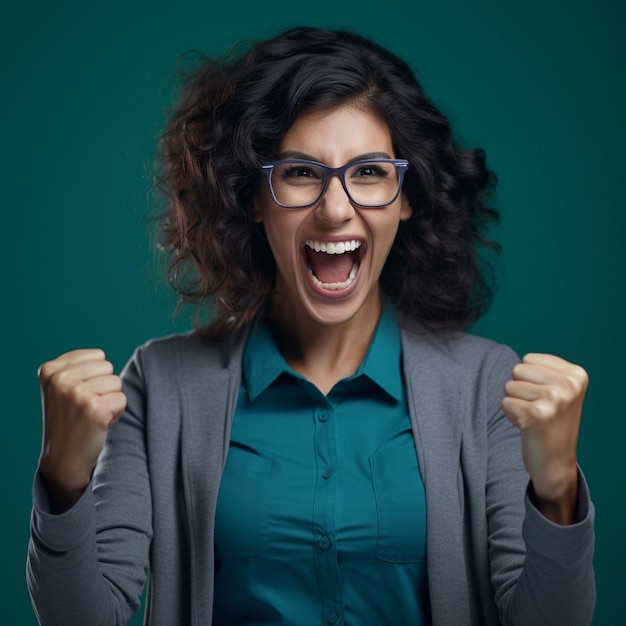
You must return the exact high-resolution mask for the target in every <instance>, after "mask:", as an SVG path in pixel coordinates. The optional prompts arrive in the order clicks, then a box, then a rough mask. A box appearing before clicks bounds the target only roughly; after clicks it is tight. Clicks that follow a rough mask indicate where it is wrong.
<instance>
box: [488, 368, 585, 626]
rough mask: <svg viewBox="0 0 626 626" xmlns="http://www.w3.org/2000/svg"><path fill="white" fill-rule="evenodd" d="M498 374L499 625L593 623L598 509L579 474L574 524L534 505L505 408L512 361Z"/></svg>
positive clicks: (493, 537) (494, 533) (493, 461)
mask: <svg viewBox="0 0 626 626" xmlns="http://www.w3.org/2000/svg"><path fill="white" fill-rule="evenodd" d="M496 370H500V372H499V373H495V371H496ZM492 373H493V376H492V377H491V382H490V385H489V386H490V388H491V392H490V394H491V397H492V401H491V405H492V406H491V409H490V414H491V416H492V417H491V419H490V420H489V423H488V442H489V443H488V450H489V452H488V457H489V460H488V473H487V482H486V491H487V493H486V504H487V515H488V532H489V540H488V541H489V559H490V567H491V578H492V583H493V585H494V588H495V601H496V604H497V606H498V612H499V615H500V620H501V623H502V624H505V625H507V626H509V625H510V626H522V625H523V626H531V625H532V626H534V625H536V624H541V625H542V626H550V625H554V626H561V625H562V624H568V625H569V626H585V625H587V624H591V621H592V618H593V612H594V608H595V599H596V591H595V578H594V571H593V552H594V508H593V504H592V503H591V500H590V497H589V490H588V487H587V483H586V481H585V478H584V476H583V475H582V472H579V478H580V479H579V498H578V518H577V522H576V523H575V524H572V525H569V526H560V525H558V524H555V523H553V522H551V521H550V520H548V519H547V518H545V517H544V516H543V515H542V514H541V513H540V512H539V511H538V510H537V509H536V508H535V507H534V505H533V504H532V503H531V501H530V499H529V497H528V488H529V483H528V475H527V474H526V471H525V469H524V466H523V460H522V454H521V438H520V436H519V431H518V430H517V428H515V427H514V426H513V425H512V424H511V423H510V422H509V420H508V418H507V417H506V416H505V415H504V414H503V413H502V411H501V409H500V408H499V402H500V399H501V397H502V388H503V385H504V382H506V379H507V378H508V377H509V376H510V364H507V365H506V367H504V368H500V367H495V368H494V369H493V370H492ZM498 378H501V380H497V382H496V379H498ZM511 500H517V503H512V502H511Z"/></svg>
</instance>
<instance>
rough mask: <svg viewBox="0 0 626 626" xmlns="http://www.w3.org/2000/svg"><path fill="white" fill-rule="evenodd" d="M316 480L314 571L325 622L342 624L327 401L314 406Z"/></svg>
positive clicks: (334, 458)
mask: <svg viewBox="0 0 626 626" xmlns="http://www.w3.org/2000/svg"><path fill="white" fill-rule="evenodd" d="M314 419H315V460H316V470H317V480H316V484H315V496H314V502H313V533H314V537H313V541H314V544H313V550H314V555H315V574H316V577H317V583H318V587H319V590H320V595H321V599H322V615H323V623H324V624H331V625H334V624H343V621H344V600H343V591H342V585H341V576H340V574H339V564H338V559H337V541H336V519H337V497H338V493H337V480H336V477H337V476H336V475H337V471H338V469H339V458H338V454H337V432H336V429H337V426H336V414H335V411H334V409H333V407H332V405H331V404H330V403H328V402H326V403H325V404H323V405H320V406H319V407H317V408H316V409H315V412H314Z"/></svg>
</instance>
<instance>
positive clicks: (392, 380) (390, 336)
mask: <svg viewBox="0 0 626 626" xmlns="http://www.w3.org/2000/svg"><path fill="white" fill-rule="evenodd" d="M401 355H402V343H401V339H400V328H399V327H398V324H397V322H396V319H395V314H394V311H393V310H390V309H388V308H387V306H383V311H382V313H381V315H380V319H379V320H378V325H377V326H376V330H375V331H374V337H373V338H372V343H371V344H370V347H369V350H368V351H367V354H366V355H365V359H363V363H361V366H360V367H359V369H358V370H357V371H356V373H355V374H354V377H357V376H359V375H360V374H365V376H367V377H368V378H369V379H370V380H372V381H373V382H375V383H376V384H377V385H378V386H379V387H380V388H381V389H383V391H385V392H387V394H389V395H390V396H391V397H392V398H394V400H397V401H398V402H400V401H401V400H402V370H401Z"/></svg>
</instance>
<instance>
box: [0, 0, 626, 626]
mask: <svg viewBox="0 0 626 626" xmlns="http://www.w3.org/2000/svg"><path fill="white" fill-rule="evenodd" d="M624 6H625V5H624V3H622V2H621V1H618V0H615V1H614V2H609V1H607V0H595V1H594V2H591V1H590V0H589V1H588V2H579V1H575V0H552V1H547V2H541V1H540V0H526V1H525V2H521V1H520V2H511V3H508V2H496V1H493V2H488V1H486V0H472V1H471V2H470V1H466V0H457V1H455V2H453V1H450V0H448V1H446V0H441V1H432V0H429V1H428V2H426V1H421V0H411V1H406V2H403V1H397V2H380V0H377V1H375V2H368V1H365V0H363V1H362V2H358V3H352V2H345V3H344V2H337V1H336V0H333V1H326V0H317V1H316V2H309V3H301V2H293V1H291V2H285V1H284V0H275V1H273V2H270V3H260V2H258V3H251V2H248V1H246V0H241V1H239V2H220V3H214V2H211V1H209V0H205V1H204V2H198V1H194V0H178V1H176V2H174V1H171V2H167V1H166V0H153V1H152V2H148V1H145V0H144V1H134V0H128V1H126V2H119V1H118V0H109V1H107V2H106V3H105V2H95V3H86V2H82V1H80V2H79V1H78V0H59V2H44V1H43V0H33V1H30V2H23V3H20V4H18V3H17V2H12V3H10V5H9V6H5V7H4V8H3V10H2V13H1V17H0V52H1V54H0V77H1V84H2V91H1V95H0V138H1V145H2V148H1V150H0V181H1V191H0V220H1V223H0V241H1V245H0V255H1V258H0V262H1V276H2V283H1V291H0V293H1V297H2V306H1V308H0V311H1V315H2V317H1V322H2V323H1V324H0V363H1V368H2V369H1V372H0V384H1V386H2V387H1V398H2V409H1V410H0V415H1V421H2V430H3V435H2V437H0V445H1V449H0V464H1V474H0V475H1V476H3V477H4V479H3V489H4V493H5V498H4V501H5V505H4V507H3V512H2V521H1V522H0V523H1V524H2V528H1V531H2V532H1V533H0V538H1V539H0V540H1V541H2V545H1V550H0V555H1V556H0V576H1V579H2V580H1V581H0V593H1V594H2V597H1V599H0V607H2V609H1V610H2V611H3V614H2V615H1V616H0V622H2V623H3V624H11V625H13V624H17V625H26V626H28V625H30V624H35V623H36V620H35V618H34V616H33V614H32V611H31V608H30V603H29V600H28V595H27V592H26V586H25V583H24V560H25V554H26V544H27V539H28V521H29V510H30V488H31V480H32V475H33V472H34V469H35V466H36V463H37V457H38V454H39V444H40V420H41V418H40V409H39V392H38V385H37V378H36V369H37V366H38V365H39V364H40V363H41V362H42V361H44V360H47V359H49V358H52V357H54V356H56V355H57V354H58V353H61V352H64V351H66V350H69V349H72V348H76V347H95V346H100V347H102V348H104V349H105V350H106V351H107V353H108V355H109V356H110V358H111V359H112V361H113V362H114V363H115V365H116V367H117V368H118V369H119V368H121V367H122V366H123V364H124V362H125V360H126V359H127V358H128V356H129V355H130V354H131V351H132V350H133V348H134V347H135V346H136V345H137V344H139V343H141V342H143V341H145V340H146V339H148V338H150V337H153V336H157V335H163V334H166V333H170V332H173V331H178V330H185V329H187V328H188V327H189V317H188V316H182V317H181V318H179V319H178V320H177V321H174V320H173V317H172V312H173V308H174V304H175V299H174V298H173V296H172V294H171V293H170V290H169V287H168V286H167V284H166V282H165V280H164V277H163V272H162V268H161V267H160V265H159V261H158V254H157V253H156V251H155V250H154V246H153V245H152V241H151V238H150V236H149V235H148V224H147V222H146V215H147V214H148V213H149V211H150V210H151V209H153V208H154V198H153V196H152V194H151V192H150V189H151V171H152V161H153V154H154V151H155V145H156V137H157V136H158V133H159V128H160V127H161V125H162V122H163V109H164V107H166V106H167V105H168V103H170V102H171V97H172V86H173V84H174V75H175V71H176V63H177V59H178V57H179V56H180V55H181V54H182V53H183V52H185V51H187V50H190V49H201V50H205V51H208V52H211V53H217V54H221V53H224V52H226V51H227V50H228V48H229V47H230V46H231V44H232V43H234V42H235V41H237V40H241V39H258V38H264V37H266V36H270V35H272V34H275V33H276V32H277V31H278V30H280V29H282V28H284V27H287V26H293V25H298V24H311V25H317V26H327V27H347V28H350V29H354V30H356V31H358V32H360V33H362V34H364V35H368V36H372V37H373V38H374V39H376V40H377V41H379V42H380V43H382V44H383V45H386V46H387V47H389V48H390V49H391V50H393V51H394V52H396V53H397V54H399V55H400V56H403V57H405V58H406V59H407V60H408V61H409V62H410V63H411V64H412V66H413V67H414V68H415V69H416V71H417V73H418V75H419V77H420V78H421V80H422V82H423V84H424V85H425V87H426V89H427V91H428V92H429V93H430V95H431V96H432V98H433V99H434V100H435V102H437V103H438V104H439V105H440V106H441V107H442V108H443V110H444V111H445V112H446V113H447V114H448V115H449V116H450V118H451V119H452V121H453V125H454V128H455V130H456V133H457V136H458V138H459V139H460V141H461V142H462V143H464V144H466V145H471V146H475V145H478V146H482V147H484V148H485V149H486V151H487V155H488V160H489V164H490V166H491V167H492V168H494V169H495V170H496V171H497V173H498V176H499V181H500V183H499V194H498V199H497V201H498V206H499V208H500V209H501V211H502V224H501V226H500V227H499V228H498V229H497V230H496V231H495V232H494V236H495V237H496V238H497V239H498V240H499V241H500V242H501V243H502V244H503V246H504V252H503V253H502V254H501V256H500V258H499V261H498V265H497V271H496V274H497V278H498V282H499V285H500V288H499V294H498V296H497V297H496V299H495V301H494V305H493V307H492V309H491V311H490V312H489V314H488V315H487V316H486V317H485V318H484V319H483V320H481V321H480V323H479V324H478V325H477V326H476V328H475V330H476V331H477V332H480V333H482V334H484V335H487V336H489V337H492V338H495V339H497V340H499V341H503V342H505V343H508V344H510V345H512V346H513V347H514V348H515V349H516V350H518V351H519V352H521V353H525V352H528V351H546V352H554V353H556V354H559V355H561V356H563V357H565V358H567V359H569V360H572V361H575V362H578V363H581V364H583V365H584V366H585V367H586V368H587V369H588V371H589V373H590V376H591V386H590V390H589V394H588V401H587V403H586V409H585V416H584V424H583V429H582V435H581V441H580V448H579V450H580V460H581V463H582V465H583V466H584V469H585V472H586V474H587V476H588V479H589V482H590V484H591V488H592V492H593V497H594V501H595V504H596V507H597V552H596V570H597V581H598V608H597V615H596V620H595V622H594V623H595V624H597V625H607V626H608V625H614V624H617V623H623V621H622V620H623V614H624V609H623V602H624V601H623V587H624V583H625V582H626V574H625V569H624V563H625V562H626V539H625V537H624V534H625V533H624V530H623V520H624V516H625V513H626V505H625V497H624V494H625V493H626V471H625V470H624V461H625V458H626V451H625V444H626V424H625V422H626V413H625V402H624V393H625V390H624V387H625V384H626V367H625V365H624V359H625V354H626V334H625V330H624V321H625V318H626V297H625V291H626V280H625V279H624V274H625V273H626V253H625V246H624V244H623V240H624V229H625V226H626V220H625V217H624V215H625V213H626V203H625V200H624V198H625V197H626V196H625V193H624V190H623V185H624V179H625V174H626V148H625V146H626V141H625V140H626V137H625V135H626V133H625V130H626V125H625V123H624V115H625V112H626V92H625V89H624V61H625V60H626V49H625V44H624V37H623V32H624V31H625V28H626V14H625V9H624ZM138 623H139V618H138V617H137V618H135V620H133V624H138Z"/></svg>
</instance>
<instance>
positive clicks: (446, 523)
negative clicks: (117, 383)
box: [402, 329, 470, 626]
mask: <svg viewBox="0 0 626 626" xmlns="http://www.w3.org/2000/svg"><path fill="white" fill-rule="evenodd" d="M402 344H403V362H404V375H405V379H406V380H405V384H406V386H407V396H408V401H409V413H410V416H411V424H412V428H413V434H414V437H415V445H416V448H417V456H418V460H419V465H420V471H421V473H422V478H423V481H424V485H425V490H426V523H427V532H426V554H427V569H428V586H429V589H430V603H431V612H432V617H433V622H434V623H436V624H446V625H447V624H450V625H452V624H453V625H454V626H461V625H463V624H466V623H469V613H470V611H469V596H468V586H467V580H466V568H465V558H464V556H465V554H464V548H463V536H462V530H461V529H462V528H463V526H464V525H463V513H464V512H463V497H464V494H463V483H462V475H461V466H460V454H461V439H462V430H463V413H464V411H463V402H462V390H463V387H464V385H463V377H464V373H463V370H462V368H461V367H460V366H459V365H458V364H457V363H456V362H454V361H453V360H452V359H451V358H450V356H449V354H448V351H447V349H446V347H445V342H444V341H439V340H438V339H437V338H433V337H432V336H429V335H426V334H423V333H414V332H411V331H408V330H406V329H403V330H402ZM437 590H439V592H438V591H437ZM451 595H453V596H454V597H455V601H453V602H451V601H450V597H451Z"/></svg>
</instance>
